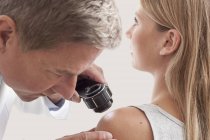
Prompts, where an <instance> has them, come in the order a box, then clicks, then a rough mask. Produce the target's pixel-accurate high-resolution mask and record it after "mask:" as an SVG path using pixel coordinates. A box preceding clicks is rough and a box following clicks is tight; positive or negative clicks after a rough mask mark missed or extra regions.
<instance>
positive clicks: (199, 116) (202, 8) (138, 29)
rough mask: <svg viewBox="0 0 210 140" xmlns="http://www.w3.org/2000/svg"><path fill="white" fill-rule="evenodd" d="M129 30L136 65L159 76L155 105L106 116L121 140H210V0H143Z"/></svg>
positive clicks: (107, 126)
mask: <svg viewBox="0 0 210 140" xmlns="http://www.w3.org/2000/svg"><path fill="white" fill-rule="evenodd" d="M140 3H141V4H140V8H139V9H138V11H137V12H136V16H135V24H134V25H133V26H132V27H131V28H130V29H129V31H128V32H127V35H128V38H129V39H130V40H131V42H132V44H133V45H132V48H131V49H132V57H133V65H134V67H135V68H136V69H138V70H141V71H147V72H150V73H151V74H152V75H153V76H154V79H155V85H154V90H153V96H152V101H151V104H147V105H141V106H137V107H126V108H121V109H118V110H116V111H113V112H111V113H109V114H107V115H105V116H104V117H103V118H102V119H101V120H100V122H99V123H98V126H97V128H96V130H106V131H110V132H111V133H112V134H113V136H114V138H116V139H118V140H184V139H186V140H210V109H209V107H210V19H209V18H210V11H209V10H210V1H209V0H140Z"/></svg>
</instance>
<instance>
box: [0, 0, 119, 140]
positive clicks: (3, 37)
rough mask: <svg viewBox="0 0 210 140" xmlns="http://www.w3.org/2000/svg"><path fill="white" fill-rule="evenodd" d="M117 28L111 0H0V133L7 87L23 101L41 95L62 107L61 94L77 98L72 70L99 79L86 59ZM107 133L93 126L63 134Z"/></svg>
mask: <svg viewBox="0 0 210 140" xmlns="http://www.w3.org/2000/svg"><path fill="white" fill-rule="evenodd" d="M120 34H121V28H120V20H119V16H118V12H117V9H116V7H115V5H114V2H113V0H0V73H1V77H2V80H1V82H2V83H1V91H0V99H1V100H0V101H2V102H0V105H1V106H0V118H2V116H3V117H4V119H3V120H2V119H1V122H0V124H1V123H2V124H4V125H3V128H2V126H1V130H0V131H1V133H3V132H4V129H5V126H6V122H7V119H8V116H9V113H8V114H7V115H5V112H9V111H8V108H9V107H8V106H11V104H12V103H13V97H11V98H10V96H11V94H10V93H11V92H12V91H11V89H10V88H9V87H11V88H12V89H13V90H14V91H15V93H16V94H17V95H18V96H19V98H20V99H21V100H23V101H27V102H29V101H33V100H35V101H36V100H39V99H40V98H39V97H40V96H42V98H44V99H43V100H44V102H46V103H44V104H45V105H47V106H48V109H49V110H50V111H52V110H53V111H55V112H56V111H60V110H63V109H62V108H63V107H64V106H65V102H66V101H64V99H67V100H75V99H76V101H78V99H79V98H78V95H77V93H76V91H75V86H76V81H77V77H78V75H83V76H87V77H89V78H92V79H93V80H96V81H99V82H104V79H103V77H102V75H101V73H100V70H99V69H98V68H97V67H96V66H95V65H92V63H93V61H94V60H95V58H96V57H97V56H98V55H99V54H100V53H101V52H102V51H103V49H104V48H114V47H116V46H117V45H118V43H119V41H120ZM5 83H6V84H5ZM8 86H9V87H8ZM5 89H8V90H5ZM7 91H8V92H9V93H7ZM7 102H9V104H10V105H8V103H7ZM50 104H51V105H50ZM53 105H54V106H55V108H51V107H52V106H53ZM5 110H6V111H5ZM40 110H41V107H40ZM40 110H38V111H40ZM66 110H67V109H66ZM40 112H42V111H40ZM52 114H53V113H52ZM54 114H56V113H54ZM64 114H65V113H64ZM5 116H6V117H5ZM111 138H112V136H111V134H109V133H106V132H94V131H92V132H83V133H79V134H75V135H72V136H70V137H68V139H69V140H81V139H84V140H87V139H88V140H89V139H91V140H99V139H111ZM0 139H1V137H0Z"/></svg>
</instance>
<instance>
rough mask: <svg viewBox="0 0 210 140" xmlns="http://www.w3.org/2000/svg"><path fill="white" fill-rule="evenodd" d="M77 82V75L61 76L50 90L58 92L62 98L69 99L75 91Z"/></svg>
mask: <svg viewBox="0 0 210 140" xmlns="http://www.w3.org/2000/svg"><path fill="white" fill-rule="evenodd" d="M76 83H77V76H71V77H63V78H62V79H61V80H60V81H59V82H58V83H56V84H55V85H54V86H53V87H52V90H53V91H54V92H56V93H59V94H60V95H61V96H63V98H65V99H67V100H68V99H70V98H71V97H72V96H73V95H74V93H75V87H76Z"/></svg>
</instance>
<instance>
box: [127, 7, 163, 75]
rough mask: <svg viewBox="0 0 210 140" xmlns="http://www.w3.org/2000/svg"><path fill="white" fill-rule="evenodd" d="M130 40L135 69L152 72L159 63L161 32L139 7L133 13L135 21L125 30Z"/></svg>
mask: <svg viewBox="0 0 210 140" xmlns="http://www.w3.org/2000/svg"><path fill="white" fill-rule="evenodd" d="M127 36H128V38H129V39H130V40H131V44H132V46H131V55H132V58H133V66H134V67H135V68H136V69H139V70H143V71H149V72H154V70H155V69H156V68H157V67H158V66H159V64H160V55H159V51H160V48H161V44H162V36H163V33H162V32H160V31H158V28H157V24H156V23H155V22H154V21H153V20H152V19H151V18H150V17H149V16H147V14H146V13H145V11H144V10H143V9H142V7H140V8H139V9H138V10H137V12H136V14H135V23H134V25H133V26H132V27H131V28H130V29H129V30H128V31H127Z"/></svg>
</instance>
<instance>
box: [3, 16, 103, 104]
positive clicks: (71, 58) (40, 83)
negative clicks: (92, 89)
mask: <svg viewBox="0 0 210 140" xmlns="http://www.w3.org/2000/svg"><path fill="white" fill-rule="evenodd" d="M1 25H2V26H4V27H7V28H8V29H9V28H10V29H12V28H13V29H14V28H15V27H14V26H11V27H9V26H10V23H9V22H6V20H5V22H2V24H1ZM2 28H3V27H2ZM2 30H3V29H2ZM2 34H5V36H7V40H6V43H4V42H5V40H3V39H2V43H1V54H0V59H1V60H0V72H1V75H2V76H3V79H4V81H5V82H6V83H7V84H8V85H9V86H10V87H12V88H13V89H14V90H15V91H16V92H17V94H18V96H19V97H20V98H21V99H22V100H24V101H31V100H34V99H36V98H38V97H39V96H48V95H52V94H55V93H59V94H60V95H61V96H62V97H64V98H65V99H70V98H71V97H72V96H73V94H74V92H75V85H76V81H77V76H78V75H79V74H81V73H82V72H83V71H85V70H86V69H87V68H88V67H89V66H90V65H91V63H92V62H93V61H94V59H95V58H96V57H97V56H98V55H99V54H100V53H101V51H102V50H99V49H97V48H95V47H92V46H88V45H85V44H74V43H62V44H59V45H57V47H55V48H53V49H50V50H33V51H27V52H23V51H22V50H21V48H20V46H19V44H20V41H19V39H18V34H17V33H16V32H15V30H12V31H10V32H8V33H5V32H4V31H2ZM2 36H3V35H2ZM81 56H83V57H81ZM75 60H76V61H75ZM8 64H10V65H8Z"/></svg>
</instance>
